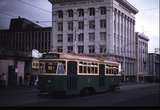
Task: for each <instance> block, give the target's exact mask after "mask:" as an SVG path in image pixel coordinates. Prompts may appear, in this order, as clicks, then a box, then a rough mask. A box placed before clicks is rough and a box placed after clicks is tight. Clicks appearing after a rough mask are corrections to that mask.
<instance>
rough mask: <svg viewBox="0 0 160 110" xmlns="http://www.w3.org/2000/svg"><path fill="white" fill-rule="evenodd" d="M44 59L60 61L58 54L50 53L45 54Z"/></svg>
mask: <svg viewBox="0 0 160 110" xmlns="http://www.w3.org/2000/svg"><path fill="white" fill-rule="evenodd" d="M42 58H43V59H58V58H59V54H56V53H48V54H43V57H42Z"/></svg>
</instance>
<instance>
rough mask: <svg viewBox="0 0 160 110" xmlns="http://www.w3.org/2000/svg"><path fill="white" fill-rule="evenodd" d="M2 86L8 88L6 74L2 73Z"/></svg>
mask: <svg viewBox="0 0 160 110" xmlns="http://www.w3.org/2000/svg"><path fill="white" fill-rule="evenodd" d="M2 86H3V87H4V88H6V74H5V73H2Z"/></svg>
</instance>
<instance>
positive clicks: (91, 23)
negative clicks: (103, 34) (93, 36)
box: [89, 20, 95, 29]
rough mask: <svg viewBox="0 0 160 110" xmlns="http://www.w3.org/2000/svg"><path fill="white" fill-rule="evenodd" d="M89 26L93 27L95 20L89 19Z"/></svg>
mask: <svg viewBox="0 0 160 110" xmlns="http://www.w3.org/2000/svg"><path fill="white" fill-rule="evenodd" d="M89 28H90V29H95V20H90V21H89Z"/></svg>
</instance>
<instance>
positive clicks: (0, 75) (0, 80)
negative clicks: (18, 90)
mask: <svg viewBox="0 0 160 110" xmlns="http://www.w3.org/2000/svg"><path fill="white" fill-rule="evenodd" d="M0 87H2V74H0Z"/></svg>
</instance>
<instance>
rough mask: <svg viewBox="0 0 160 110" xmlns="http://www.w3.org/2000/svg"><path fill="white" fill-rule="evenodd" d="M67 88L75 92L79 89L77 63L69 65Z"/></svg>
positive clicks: (72, 62) (70, 62) (69, 63)
mask: <svg viewBox="0 0 160 110" xmlns="http://www.w3.org/2000/svg"><path fill="white" fill-rule="evenodd" d="M67 71H68V72H67V88H68V89H71V90H74V89H76V88H77V62H74V61H69V62H68V63H67Z"/></svg>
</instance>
